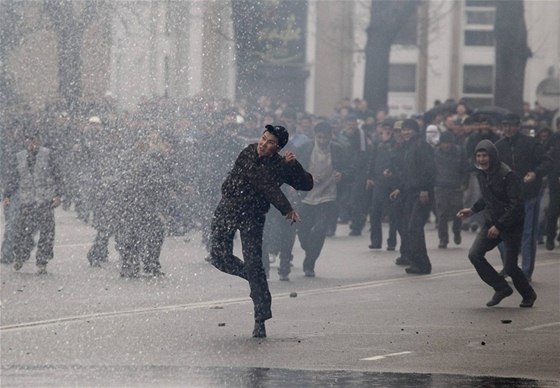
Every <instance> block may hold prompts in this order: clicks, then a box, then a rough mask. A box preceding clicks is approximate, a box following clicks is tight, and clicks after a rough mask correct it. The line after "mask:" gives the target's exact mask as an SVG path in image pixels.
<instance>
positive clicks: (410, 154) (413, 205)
mask: <svg viewBox="0 0 560 388" xmlns="http://www.w3.org/2000/svg"><path fill="white" fill-rule="evenodd" d="M419 132H420V126H419V125H418V122H417V121H416V120H414V119H407V120H404V121H403V122H402V124H401V136H402V138H403V140H404V144H403V152H404V161H403V171H402V173H401V175H402V176H401V180H400V184H399V187H398V188H397V189H395V190H394V191H393V192H391V194H390V198H391V199H392V200H394V201H397V202H396V212H397V214H398V216H397V219H398V220H399V221H398V222H399V223H400V227H399V228H398V229H399V231H400V233H401V239H402V241H401V257H400V258H399V259H398V261H397V264H401V263H402V264H405V263H407V264H410V266H409V267H408V268H406V273H408V274H418V275H425V274H429V273H431V271H432V264H431V263H430V258H429V257H428V252H427V249H426V236H425V234H424V225H425V224H426V221H427V220H428V217H429V215H430V210H431V209H432V203H433V200H434V180H435V162H434V151H433V149H432V147H431V146H430V145H429V144H428V143H426V141H425V140H424V138H423V137H422V136H420V134H419Z"/></svg>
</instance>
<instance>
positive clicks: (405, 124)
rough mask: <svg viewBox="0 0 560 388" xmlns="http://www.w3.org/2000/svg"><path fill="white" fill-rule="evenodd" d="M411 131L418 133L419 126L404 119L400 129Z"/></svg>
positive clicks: (410, 120) (414, 121) (412, 120)
mask: <svg viewBox="0 0 560 388" xmlns="http://www.w3.org/2000/svg"><path fill="white" fill-rule="evenodd" d="M405 128H408V129H412V130H413V131H416V132H420V126H419V125H418V122H417V121H416V120H414V119H406V120H404V121H403V122H402V124H401V129H405Z"/></svg>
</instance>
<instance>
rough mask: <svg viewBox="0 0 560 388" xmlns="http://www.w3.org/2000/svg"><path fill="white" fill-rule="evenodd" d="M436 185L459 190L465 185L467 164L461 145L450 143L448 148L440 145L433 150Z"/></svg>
mask: <svg viewBox="0 0 560 388" xmlns="http://www.w3.org/2000/svg"><path fill="white" fill-rule="evenodd" d="M434 157H435V163H436V184H435V185H436V186H437V187H445V188H448V189H456V190H459V189H461V188H463V187H465V186H466V178H467V171H469V166H468V162H467V159H466V158H465V154H464V152H463V149H462V147H460V146H458V145H455V144H452V145H451V148H450V149H449V150H444V149H443V148H442V147H441V145H440V146H437V147H436V149H435V151H434Z"/></svg>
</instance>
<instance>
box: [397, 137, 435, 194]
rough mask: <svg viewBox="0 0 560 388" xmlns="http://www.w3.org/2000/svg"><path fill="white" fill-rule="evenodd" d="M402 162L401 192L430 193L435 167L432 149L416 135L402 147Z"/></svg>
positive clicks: (432, 186)
mask: <svg viewBox="0 0 560 388" xmlns="http://www.w3.org/2000/svg"><path fill="white" fill-rule="evenodd" d="M403 151H404V162H403V171H402V174H401V187H400V189H401V191H404V192H409V193H413V192H420V191H432V190H433V188H434V184H435V177H436V166H435V161H434V151H433V149H432V147H431V146H430V145H429V144H428V143H426V141H425V140H424V139H423V138H422V137H421V136H419V135H418V134H417V135H416V136H414V137H413V138H412V139H410V141H408V142H406V143H405V144H404V146H403Z"/></svg>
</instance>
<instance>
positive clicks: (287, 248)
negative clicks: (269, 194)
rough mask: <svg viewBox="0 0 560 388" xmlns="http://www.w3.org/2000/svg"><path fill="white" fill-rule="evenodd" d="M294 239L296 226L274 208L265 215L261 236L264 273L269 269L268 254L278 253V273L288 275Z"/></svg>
mask: <svg viewBox="0 0 560 388" xmlns="http://www.w3.org/2000/svg"><path fill="white" fill-rule="evenodd" d="M295 241H296V228H295V227H294V226H292V225H290V223H289V222H287V221H286V219H285V218H284V216H282V214H280V212H279V211H278V210H276V209H275V208H272V209H270V211H269V212H268V214H267V215H266V222H265V225H264V236H263V245H262V252H263V265H264V269H265V271H266V273H267V274H268V272H269V271H270V255H271V254H278V255H279V258H280V263H279V267H278V274H279V275H285V276H287V275H289V274H290V271H291V268H290V267H291V263H292V259H293V257H294V256H293V254H292V250H293V248H294V243H295Z"/></svg>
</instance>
